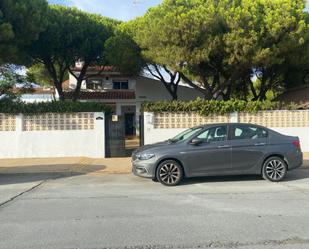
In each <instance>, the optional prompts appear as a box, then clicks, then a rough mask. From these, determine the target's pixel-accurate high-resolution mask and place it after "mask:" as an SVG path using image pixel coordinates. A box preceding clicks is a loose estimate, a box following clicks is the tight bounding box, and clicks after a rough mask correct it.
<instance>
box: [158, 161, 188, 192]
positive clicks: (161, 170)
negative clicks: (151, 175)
mask: <svg viewBox="0 0 309 249" xmlns="http://www.w3.org/2000/svg"><path fill="white" fill-rule="evenodd" d="M156 176H157V179H158V181H159V182H160V183H162V184H163V185H165V186H176V185H178V184H179V183H180V182H181V181H182V179H183V170H182V167H181V165H180V164H179V163H178V162H176V161H174V160H166V161H164V162H162V163H160V165H159V166H158V168H157V172H156Z"/></svg>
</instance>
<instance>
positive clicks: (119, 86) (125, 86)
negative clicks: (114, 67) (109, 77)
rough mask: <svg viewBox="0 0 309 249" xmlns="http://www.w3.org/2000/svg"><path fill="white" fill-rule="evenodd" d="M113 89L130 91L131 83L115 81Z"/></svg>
mask: <svg viewBox="0 0 309 249" xmlns="http://www.w3.org/2000/svg"><path fill="white" fill-rule="evenodd" d="M113 89H129V82H128V81H127V80H126V81H125V80H121V81H119V80H117V81H115V80H114V81H113Z"/></svg>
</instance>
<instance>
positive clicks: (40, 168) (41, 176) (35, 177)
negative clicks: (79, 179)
mask: <svg viewBox="0 0 309 249" xmlns="http://www.w3.org/2000/svg"><path fill="white" fill-rule="evenodd" d="M105 168H106V166H104V165H83V164H61V165H60V164H54V165H35V166H33V165H29V166H21V167H18V166H15V167H7V168H5V167H0V185H8V184H17V183H26V182H36V181H44V180H48V179H57V178H66V177H72V176H78V175H86V174H89V173H92V172H96V171H101V170H104V169H105Z"/></svg>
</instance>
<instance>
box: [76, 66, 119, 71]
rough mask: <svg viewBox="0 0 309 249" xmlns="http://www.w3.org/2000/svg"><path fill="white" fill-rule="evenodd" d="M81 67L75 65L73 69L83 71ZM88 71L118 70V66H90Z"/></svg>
mask: <svg viewBox="0 0 309 249" xmlns="http://www.w3.org/2000/svg"><path fill="white" fill-rule="evenodd" d="M81 69H82V68H81V67H74V68H73V71H77V72H78V71H81ZM87 71H88V72H96V71H102V72H117V69H116V67H113V66H93V67H89V68H88V70H87Z"/></svg>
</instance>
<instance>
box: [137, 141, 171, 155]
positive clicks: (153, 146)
mask: <svg viewBox="0 0 309 249" xmlns="http://www.w3.org/2000/svg"><path fill="white" fill-rule="evenodd" d="M172 145H173V144H172V143H169V142H168V141H164V142H159V143H155V144H148V145H144V146H142V147H140V148H138V149H137V150H135V151H134V152H133V154H137V153H142V152H146V151H153V150H155V149H157V148H162V147H170V146H172Z"/></svg>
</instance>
